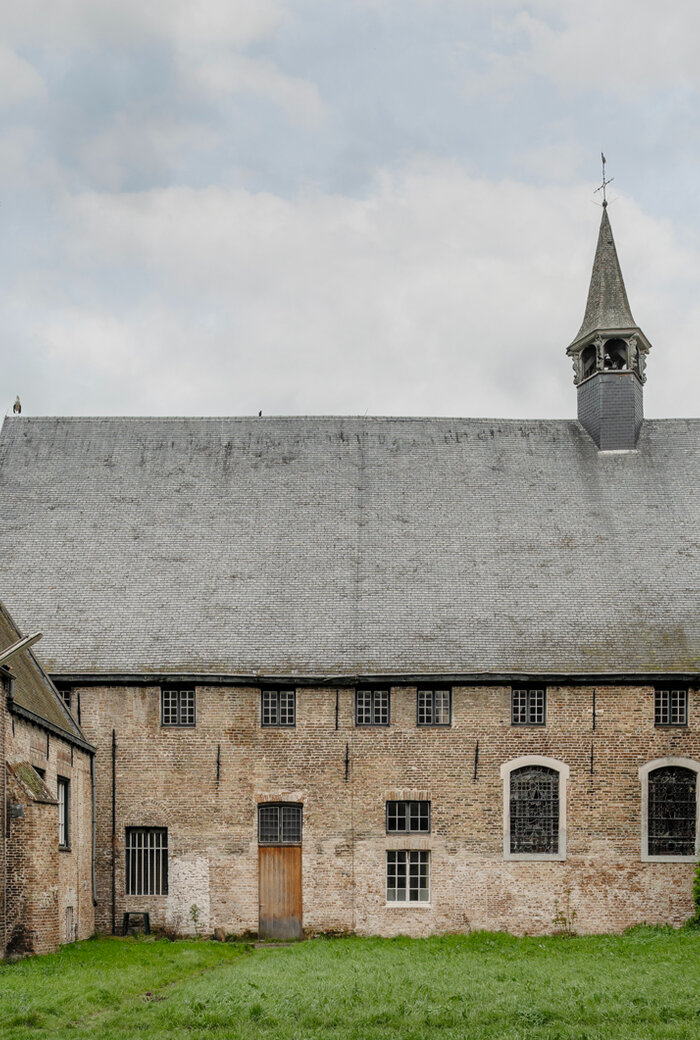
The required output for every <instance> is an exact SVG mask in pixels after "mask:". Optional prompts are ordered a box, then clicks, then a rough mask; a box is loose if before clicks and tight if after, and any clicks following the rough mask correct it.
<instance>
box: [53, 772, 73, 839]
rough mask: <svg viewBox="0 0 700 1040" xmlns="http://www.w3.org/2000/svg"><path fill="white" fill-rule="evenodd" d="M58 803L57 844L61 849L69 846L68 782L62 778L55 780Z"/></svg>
mask: <svg viewBox="0 0 700 1040" xmlns="http://www.w3.org/2000/svg"><path fill="white" fill-rule="evenodd" d="M56 798H57V801H58V844H59V846H60V847H61V848H62V849H67V848H68V847H69V845H70V781H69V780H64V779H63V777H62V776H59V777H58V778H57V779H56Z"/></svg>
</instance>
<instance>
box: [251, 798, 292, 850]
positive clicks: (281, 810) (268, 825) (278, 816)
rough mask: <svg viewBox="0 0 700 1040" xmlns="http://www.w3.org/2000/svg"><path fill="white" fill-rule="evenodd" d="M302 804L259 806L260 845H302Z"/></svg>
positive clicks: (266, 804)
mask: <svg viewBox="0 0 700 1040" xmlns="http://www.w3.org/2000/svg"><path fill="white" fill-rule="evenodd" d="M301 813H302V807H301V805H273V804H270V803H268V802H265V803H263V804H262V805H259V806H258V844H259V845H300V844H301V826H302V815H301Z"/></svg>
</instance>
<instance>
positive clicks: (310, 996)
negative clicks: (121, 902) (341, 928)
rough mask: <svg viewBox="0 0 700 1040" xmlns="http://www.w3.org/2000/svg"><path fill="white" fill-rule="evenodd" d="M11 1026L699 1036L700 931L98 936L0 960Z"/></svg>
mask: <svg viewBox="0 0 700 1040" xmlns="http://www.w3.org/2000/svg"><path fill="white" fill-rule="evenodd" d="M0 1037H1V1038H3V1040H5V1038H7V1040H20V1038H21V1040H25V1038H32V1037H46V1038H49V1037H50V1038H51V1040H67V1038H72V1040H83V1038H88V1037H90V1038H91V1040H93V1038H97V1040H124V1038H129V1037H143V1038H144V1040H146V1038H148V1040H161V1038H163V1040H164V1038H166V1037H167V1038H168V1040H185V1038H187V1040H204V1038H205V1037H206V1038H212V1037H213V1038H224V1037H225V1038H240V1040H254V1038H262V1037H268V1038H281V1040H292V1038H293V1040H320V1038H326V1037H332V1038H337V1040H349V1038H356V1040H375V1038H382V1040H384V1038H386V1040H388V1038H392V1040H395V1038H416V1040H417V1038H421V1040H422V1038H428V1037H430V1038H431V1040H433V1038H436V1040H441V1038H448V1037H449V1038H457V1037H459V1038H460V1040H462V1038H464V1040H486V1038H489V1040H531V1038H538V1040H660V1038H664V1040H666V1038H669V1040H670V1038H673V1040H680V1038H683V1040H698V1037H700V932H699V931H691V930H684V931H674V930H673V929H666V928H637V929H634V930H633V931H631V932H628V933H627V934H626V935H624V936H588V937H575V938H565V937H560V938H526V939H515V938H512V937H511V936H507V935H503V934H500V933H499V934H490V933H485V932H482V933H474V934H472V935H466V936H443V937H436V938H432V939H406V938H398V939H355V938H348V939H316V940H314V941H312V942H307V943H299V944H295V945H292V946H289V947H284V948H280V949H274V948H267V949H266V948H262V949H256V950H251V949H250V947H246V946H242V945H235V944H225V945H224V944H217V943H211V942H181V943H180V942H178V943H170V942H167V941H148V940H141V939H139V940H136V939H100V940H93V941H89V942H84V943H76V944H75V945H73V946H70V947H66V948H64V949H63V950H61V952H60V953H58V954H55V955H52V956H49V957H37V958H33V959H30V960H26V961H23V962H21V963H18V964H13V965H9V964H6V965H0Z"/></svg>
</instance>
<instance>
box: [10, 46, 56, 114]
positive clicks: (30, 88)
mask: <svg viewBox="0 0 700 1040" xmlns="http://www.w3.org/2000/svg"><path fill="white" fill-rule="evenodd" d="M45 95H46V87H45V85H44V82H43V80H42V78H41V76H40V75H39V73H38V72H37V71H36V69H35V68H33V67H32V66H31V65H30V64H29V62H28V61H25V60H24V58H21V57H20V56H19V55H18V54H16V53H15V52H14V51H13V50H11V49H10V48H9V47H8V46H7V45H6V44H3V43H0V108H12V107H14V106H15V105H17V104H20V103H23V102H25V101H33V100H35V99H37V98H43V97H45Z"/></svg>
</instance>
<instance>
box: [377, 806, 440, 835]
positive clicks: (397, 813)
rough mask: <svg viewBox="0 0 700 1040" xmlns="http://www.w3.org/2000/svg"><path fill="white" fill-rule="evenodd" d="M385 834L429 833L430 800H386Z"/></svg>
mask: <svg viewBox="0 0 700 1040" xmlns="http://www.w3.org/2000/svg"><path fill="white" fill-rule="evenodd" d="M386 832H387V834H413V833H416V832H422V833H424V834H429V833H430V802H387V803H386Z"/></svg>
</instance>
